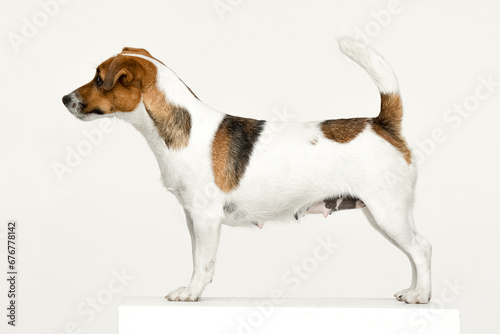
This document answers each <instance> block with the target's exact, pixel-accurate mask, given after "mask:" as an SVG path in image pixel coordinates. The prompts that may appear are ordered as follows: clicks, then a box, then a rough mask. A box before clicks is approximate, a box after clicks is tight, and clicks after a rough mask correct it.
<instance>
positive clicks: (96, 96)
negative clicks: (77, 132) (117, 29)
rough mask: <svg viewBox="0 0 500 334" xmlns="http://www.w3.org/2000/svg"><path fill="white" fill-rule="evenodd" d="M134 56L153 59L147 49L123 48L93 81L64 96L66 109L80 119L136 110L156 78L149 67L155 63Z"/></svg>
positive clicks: (105, 64) (107, 61)
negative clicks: (144, 92)
mask: <svg viewBox="0 0 500 334" xmlns="http://www.w3.org/2000/svg"><path fill="white" fill-rule="evenodd" d="M134 54H136V55H142V56H146V57H150V58H153V57H152V56H151V54H150V53H149V52H147V51H146V50H144V49H135V48H124V49H123V50H122V52H121V53H120V54H119V55H117V56H114V57H112V58H109V59H108V60H106V61H104V62H103V63H102V64H100V65H99V66H98V67H97V69H96V73H95V76H94V78H93V79H92V81H90V82H89V83H87V84H86V85H83V86H81V87H80V88H77V89H76V90H74V91H73V92H71V93H70V94H68V95H65V96H63V98H62V101H63V103H64V105H65V106H66V108H68V110H69V111H70V112H71V113H72V114H73V115H75V116H76V117H78V118H79V119H81V120H92V119H95V118H99V117H102V116H108V115H109V114H112V113H114V112H117V111H118V112H130V111H133V110H135V109H136V107H137V106H138V104H139V103H140V102H141V99H142V96H143V90H144V88H145V87H146V86H148V85H150V84H151V81H154V80H155V78H152V77H151V76H152V75H151V72H154V71H151V69H150V68H148V66H149V67H150V66H151V65H152V64H151V63H149V62H147V61H144V60H143V59H142V58H139V57H136V56H132V55H134Z"/></svg>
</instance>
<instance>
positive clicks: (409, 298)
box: [394, 288, 431, 304]
mask: <svg viewBox="0 0 500 334" xmlns="http://www.w3.org/2000/svg"><path fill="white" fill-rule="evenodd" d="M394 297H396V299H397V300H399V301H403V302H405V303H407V304H427V303H428V302H429V300H431V292H430V290H428V289H424V288H417V289H413V290H410V289H406V290H402V291H400V292H398V293H396V294H395V295H394Z"/></svg>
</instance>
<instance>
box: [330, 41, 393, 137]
mask: <svg viewBox="0 0 500 334" xmlns="http://www.w3.org/2000/svg"><path fill="white" fill-rule="evenodd" d="M338 43H339V47H340V50H341V51H342V52H343V53H344V54H345V55H346V56H347V57H349V58H351V59H352V60H354V61H355V62H356V63H358V64H359V65H360V66H361V67H363V68H364V69H365V71H366V72H368V74H369V75H370V77H371V78H372V79H373V81H374V82H375V85H377V88H378V90H379V92H380V100H381V103H380V114H379V115H378V117H377V118H375V121H376V122H377V123H379V124H380V125H381V126H382V127H383V128H384V129H385V130H386V131H388V132H389V133H391V134H394V135H399V134H400V131H401V120H402V118H403V103H402V101H401V95H400V94H399V85H398V78H397V77H396V75H395V74H394V71H393V70H392V68H391V66H390V65H389V64H388V63H387V61H386V60H385V59H384V57H382V56H381V55H380V54H379V53H378V52H376V51H375V50H374V49H372V48H371V47H369V46H368V45H366V44H364V43H361V42H359V41H357V40H355V39H353V38H350V37H343V38H340V39H339V40H338Z"/></svg>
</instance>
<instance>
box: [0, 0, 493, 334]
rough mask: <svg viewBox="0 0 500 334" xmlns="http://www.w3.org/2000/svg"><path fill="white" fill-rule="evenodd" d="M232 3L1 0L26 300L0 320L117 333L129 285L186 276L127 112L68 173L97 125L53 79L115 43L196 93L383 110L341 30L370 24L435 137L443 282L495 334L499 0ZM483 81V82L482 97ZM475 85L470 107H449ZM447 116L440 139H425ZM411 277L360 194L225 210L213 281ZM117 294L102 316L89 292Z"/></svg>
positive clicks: (150, 291) (339, 109) (9, 152)
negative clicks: (251, 224)
mask: <svg viewBox="0 0 500 334" xmlns="http://www.w3.org/2000/svg"><path fill="white" fill-rule="evenodd" d="M221 2H223V3H230V5H229V6H231V8H232V10H230V11H227V12H224V13H222V16H221V15H219V14H221V13H218V12H217V10H216V9H215V7H214V1H213V0H200V1H180V0H177V1H152V0H150V1H147V0H144V1H140V2H139V1H118V0H111V1H83V0H73V1H69V2H68V3H67V4H60V5H59V6H58V8H54V7H52V8H51V11H52V14H53V16H50V17H49V16H47V15H45V18H47V20H46V21H45V22H44V20H43V18H44V14H40V13H43V8H42V6H41V5H40V4H39V3H38V2H37V1H34V0H28V1H16V2H12V1H9V2H6V1H2V10H1V14H0V22H2V24H1V27H2V28H1V29H2V31H1V35H0V36H1V41H0V43H1V50H2V51H1V66H2V67H1V81H0V92H1V98H2V99H1V100H2V107H1V109H0V110H1V120H0V153H1V161H0V163H1V164H0V168H1V174H0V182H1V183H0V185H1V187H0V223H1V228H0V233H2V239H0V240H1V244H0V247H1V251H0V259H1V262H2V263H1V265H0V268H3V269H2V271H5V272H6V271H7V270H6V261H5V259H6V242H5V233H6V225H7V220H8V219H17V220H18V221H19V224H20V228H19V257H20V258H19V271H20V281H19V287H18V288H19V299H18V303H19V309H18V313H19V314H18V316H19V318H18V327H17V328H15V329H14V330H13V329H12V328H10V327H8V332H9V333H47V334H50V333H64V332H65V328H70V329H71V328H72V326H77V327H76V328H77V329H78V330H81V333H112V332H116V325H117V324H116V319H117V318H116V312H117V306H118V304H119V302H120V300H121V298H122V297H124V296H165V295H166V294H167V293H168V292H170V291H171V290H173V289H175V288H177V287H178V286H181V285H185V284H187V283H188V281H189V278H190V275H191V246H190V239H189V235H188V231H187V228H186V227H185V223H184V220H183V214H182V211H181V208H180V206H179V204H178V203H177V202H176V200H175V198H174V197H173V196H172V195H171V194H169V193H168V192H167V191H166V190H165V189H164V188H163V187H162V185H161V183H160V181H159V170H158V167H157V164H156V161H155V159H154V157H153V154H152V153H151V152H150V151H149V149H148V148H147V145H146V143H145V140H144V139H143V138H142V137H141V135H140V134H139V133H138V132H136V131H135V130H134V129H133V128H132V127H131V126H130V125H127V124H124V123H118V122H117V121H113V122H114V123H113V124H115V127H114V128H113V130H112V131H110V132H109V133H106V134H103V137H102V140H101V141H100V142H97V144H96V145H92V146H91V152H90V153H89V154H88V155H87V156H85V157H83V158H82V161H81V162H80V163H79V164H78V166H76V167H75V168H73V169H72V170H71V172H68V173H64V174H63V175H62V176H61V179H59V178H58V177H57V175H56V173H55V172H54V168H53V166H54V163H56V164H57V163H60V164H66V162H65V160H66V158H67V155H68V152H69V151H68V150H77V149H78V148H79V147H80V148H81V147H82V145H83V146H85V145H87V144H85V142H86V141H87V138H86V136H85V131H91V130H95V129H97V126H98V123H83V122H80V121H78V120H77V119H76V118H75V117H73V116H72V115H70V113H69V112H68V111H67V110H66V109H65V108H64V106H63V105H62V103H61V97H62V96H63V95H64V94H67V93H69V92H71V91H72V90H73V89H75V88H77V87H79V86H80V85H82V84H84V83H86V82H88V81H90V80H91V79H92V77H93V75H94V70H95V67H96V66H97V65H98V64H99V63H100V62H101V61H103V60H105V59H107V58H108V57H110V56H112V55H113V54H116V53H118V52H120V50H121V48H122V47H123V46H133V47H142V48H146V49H147V50H149V51H150V52H151V53H152V54H153V55H154V56H155V57H157V58H159V59H160V60H162V61H163V62H165V63H166V64H167V65H168V66H169V67H171V68H172V69H173V70H174V71H176V72H177V74H178V75H179V76H180V77H181V78H182V79H183V80H184V81H185V82H186V83H187V84H188V85H189V86H190V87H191V89H192V90H193V91H194V92H195V93H196V94H197V95H198V96H199V97H200V99H201V100H203V101H204V102H206V103H207V104H208V105H210V106H212V107H214V108H216V109H219V110H221V111H224V112H227V113H231V114H235V115H241V116H247V117H254V118H261V119H272V118H274V117H276V113H275V111H276V110H280V111H283V110H286V111H287V113H289V114H293V115H294V116H295V118H294V120H319V119H326V118H347V117H357V116H375V115H376V114H377V113H378V109H379V96H378V93H377V90H376V88H375V86H374V84H373V83H372V82H371V80H370V79H369V77H368V76H367V75H366V74H365V73H364V72H363V71H362V70H361V69H360V68H359V67H358V66H357V65H356V64H354V63H353V62H351V61H350V60H348V59H347V58H346V57H345V56H343V55H342V54H341V53H340V51H339V50H338V49H337V46H336V42H335V37H336V36H342V35H351V36H353V35H355V34H356V32H357V31H359V30H365V31H368V33H369V34H370V36H371V37H370V44H371V45H372V46H373V47H375V48H376V49H377V50H378V51H379V52H381V53H382V54H383V55H384V56H385V58H386V59H387V60H388V61H389V63H390V64H391V65H392V66H393V68H394V70H395V72H396V73H397V75H398V77H399V80H400V85H401V90H402V94H403V100H404V105H405V116H404V122H403V126H404V133H405V135H406V137H407V138H408V141H409V142H410V143H411V144H412V146H413V147H414V148H416V149H419V151H420V152H423V151H426V153H420V155H421V159H420V176H419V182H418V190H417V197H418V201H417V204H416V211H415V215H416V217H415V218H416V222H417V225H418V227H419V229H420V230H421V232H422V233H423V235H424V236H426V237H427V238H428V239H429V240H430V241H431V243H432V244H433V246H434V255H433V283H434V300H435V301H438V302H441V303H442V304H445V305H446V306H449V307H455V308H460V309H461V311H462V324H463V332H464V333H498V332H499V330H500V325H499V322H498V319H497V318H498V314H499V311H500V306H499V305H498V301H499V299H500V288H499V284H498V282H499V281H500V269H499V266H498V258H499V256H500V246H499V244H498V235H499V232H500V227H499V219H498V216H497V215H496V212H497V207H498V205H499V204H498V203H499V200H500V195H499V192H498V189H499V187H500V182H499V178H498V174H497V173H498V170H500V157H499V140H500V135H499V130H498V123H499V121H500V116H499V106H500V86H496V87H493V88H491V90H492V92H490V91H488V90H487V89H486V88H485V87H482V88H481V85H482V84H481V79H480V78H481V77H482V78H484V80H488V78H489V77H491V78H490V79H491V80H493V81H494V82H497V83H498V82H500V68H499V61H500V47H499V45H500V21H499V20H498V17H499V14H500V10H499V9H500V6H499V2H498V1H494V0H491V1H474V2H472V1H456V0H454V1H452V0H448V1H439V2H437V1H430V0H419V1H416V0H413V1H410V0H400V2H399V5H397V6H395V8H396V11H394V10H393V13H392V14H391V17H390V18H389V17H388V16H387V15H386V16H383V15H382V14H380V13H381V11H386V12H387V10H388V8H393V7H394V6H392V5H390V3H391V2H390V1H388V0H377V1H367V0H365V1H356V2H354V1H352V2H347V1H344V2H340V1H327V0H324V1H319V0H317V1H291V0H281V1H276V0H275V1H265V0H244V1H237V0H232V1H229V0H222V1H221ZM215 3H217V2H215ZM376 13H379V15H378V17H379V20H381V18H380V17H382V19H383V22H382V24H380V23H377V21H376V18H375V17H376V16H377V14H376ZM382 13H383V12H382ZM381 15H382V16H381ZM33 16H35V18H36V19H38V20H39V21H37V23H38V24H39V25H40V27H39V28H38V31H36V32H34V33H33V31H31V33H32V34H31V36H29V35H28V37H29V38H26V40H25V41H24V42H25V43H23V44H20V45H18V46H17V52H16V48H15V47H13V45H12V43H11V41H10V40H9V38H13V37H12V36H14V35H12V34H16V35H18V36H23V31H22V29H23V26H24V25H26V24H27V23H26V20H27V21H28V22H33ZM25 33H26V31H25ZM497 85H498V84H497ZM478 89H479V92H480V93H483V95H484V93H489V96H488V97H484V96H482V95H481V96H482V99H481V100H479V99H477V98H475V97H474V94H475V93H476V90H478ZM475 102H477V105H474V103H475ZM464 103H465V104H467V103H468V107H469V109H472V111H471V112H470V113H469V116H468V117H466V118H461V121H460V123H458V122H459V121H453V122H450V121H449V120H448V121H446V120H445V118H444V117H445V116H446V115H448V116H451V115H454V116H453V117H455V118H456V117H457V116H456V115H458V114H447V113H448V112H447V110H448V109H450V108H453V107H454V105H463V104H464ZM273 110H274V111H273ZM436 129H441V131H440V130H437V132H441V133H442V134H441V135H440V136H439V138H440V140H439V141H440V142H439V143H435V144H431V143H430V142H429V140H430V138H432V133H433V132H435V131H436ZM423 143H425V145H424V144H423ZM422 145H424V146H422ZM422 147H424V148H425V149H422ZM87 148H88V147H87ZM314 164H315V162H314V161H311V168H312V169H313V168H314ZM326 236H331V238H332V239H333V240H335V241H336V242H338V243H339V244H340V247H339V248H338V249H337V251H336V252H335V253H334V254H333V256H331V257H330V258H329V259H328V260H327V261H326V262H323V263H321V264H320V265H319V267H318V269H317V270H315V271H313V272H312V273H311V274H310V275H309V277H308V278H307V279H304V280H303V281H302V283H301V285H300V287H299V288H298V289H296V290H294V291H293V290H292V285H291V284H290V283H287V282H285V281H283V278H282V276H283V275H284V274H285V273H286V272H287V271H288V270H290V268H291V266H292V265H294V264H296V265H300V264H301V263H302V261H303V260H304V259H306V258H307V257H309V256H311V255H312V252H313V249H314V247H316V246H317V244H318V243H317V238H318V237H323V238H325V237H326ZM122 270H124V271H125V272H126V273H127V275H129V276H133V277H134V278H133V279H131V280H129V281H127V283H126V286H124V287H123V289H121V291H120V292H116V293H113V294H111V293H109V292H106V289H108V284H109V283H110V282H113V277H114V274H113V271H117V272H121V271H122ZM2 277H3V276H2ZM409 281H410V266H409V264H408V261H407V259H406V257H405V256H404V255H403V254H402V253H401V252H400V251H399V250H397V249H396V248H394V247H393V246H392V245H391V244H389V243H388V242H387V241H386V240H385V239H383V237H381V236H380V235H379V234H378V233H377V232H375V231H374V230H373V229H372V228H371V227H370V226H369V224H368V223H367V221H366V220H365V218H364V216H363V215H362V213H361V212H359V211H356V212H352V211H351V212H341V213H336V214H334V215H332V216H330V217H329V218H328V219H327V220H325V219H324V218H322V217H320V216H314V217H313V216H308V217H306V218H305V219H304V220H303V221H302V222H301V223H300V224H297V223H290V224H279V225H272V224H266V225H265V226H264V229H263V230H258V229H257V228H254V229H251V228H249V229H246V228H243V229H241V228H240V229H237V228H227V227H225V228H224V229H223V232H222V239H221V243H220V248H219V253H218V260H217V265H216V274H215V278H214V282H213V283H212V284H211V285H209V286H208V287H207V289H206V291H205V294H204V296H225V297H229V296H250V297H254V296H255V297H266V296H268V295H269V293H270V292H271V290H273V289H276V288H277V289H281V290H282V291H285V292H286V295H287V296H296V297H332V298H336V297H349V298H351V297H352V298H391V296H392V294H393V293H395V292H396V291H398V290H400V289H402V288H406V287H407V286H408V284H409ZM1 282H2V283H1V284H0V289H1V290H0V295H1V296H2V297H1V301H0V305H6V303H7V298H6V291H7V286H6V284H5V283H6V281H5V280H4V279H1ZM447 282H449V283H447ZM450 284H451V285H453V284H455V285H456V284H458V285H460V288H459V289H458V290H456V289H455V290H450V288H449V285H450ZM118 286H119V284H115V287H118ZM110 295H111V299H110V300H106V303H105V305H100V306H102V310H100V311H99V312H95V314H94V315H95V317H94V319H91V320H90V318H91V316H90V312H88V310H89V308H88V307H87V306H85V304H86V303H87V299H88V298H96V297H97V296H100V297H101V300H102V297H103V296H110ZM443 300H446V302H444V301H443ZM82 303H83V304H82ZM79 308H80V311H81V310H86V311H87V313H85V312H84V313H83V315H82V312H79V311H77V310H78V309H79ZM1 309H2V310H4V309H5V308H4V306H2V307H1ZM1 313H2V315H1V317H0V319H2V320H1V325H0V326H1V327H0V328H2V332H3V331H4V329H5V328H7V325H6V324H5V323H6V317H5V316H4V315H3V314H4V313H5V311H2V312H1ZM422 326H423V325H422V324H420V325H416V327H415V328H414V330H415V331H414V332H415V333H418V330H419V329H421V328H422ZM66 332H68V333H70V332H77V331H71V330H69V331H68V330H66Z"/></svg>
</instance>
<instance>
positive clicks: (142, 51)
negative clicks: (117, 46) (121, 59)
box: [121, 46, 199, 100]
mask: <svg viewBox="0 0 500 334" xmlns="http://www.w3.org/2000/svg"><path fill="white" fill-rule="evenodd" d="M127 53H132V54H138V55H143V56H146V57H149V58H153V59H154V60H156V61H158V62H160V63H161V64H163V62H162V61H161V60H159V59H157V58H155V57H153V56H152V55H151V53H149V52H148V51H147V50H145V49H139V48H131V47H128V46H126V47H124V48H123V50H122V53H121V54H122V55H123V54H127ZM163 65H165V64H163ZM165 66H166V65H165ZM179 80H181V82H182V83H183V84H184V86H186V88H187V89H188V90H189V92H190V93H191V94H193V96H194V97H196V98H197V99H198V100H199V98H198V96H196V94H195V93H194V92H193V91H192V90H191V88H189V86H188V85H186V84H185V83H184V81H182V79H181V78H179Z"/></svg>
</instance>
